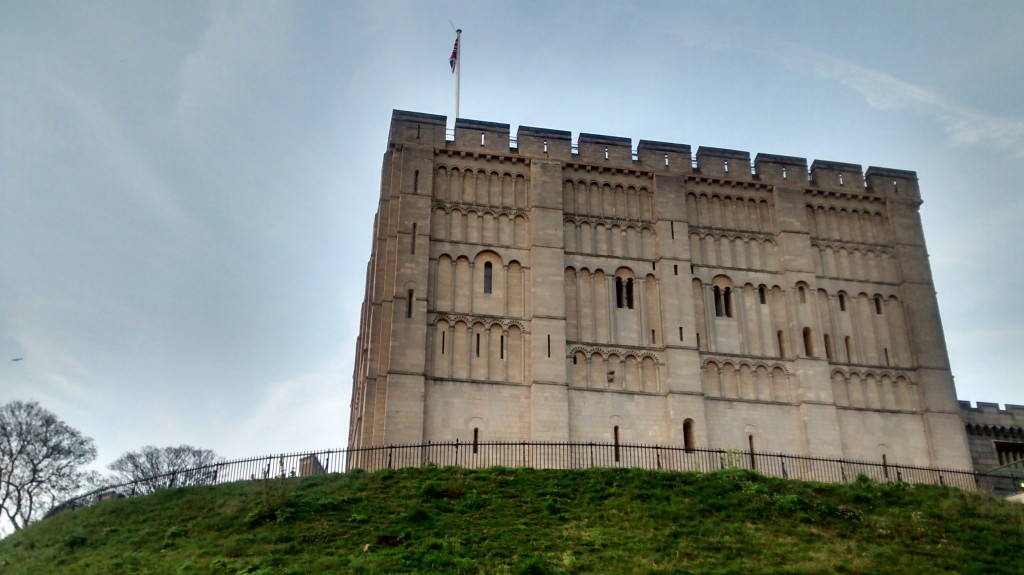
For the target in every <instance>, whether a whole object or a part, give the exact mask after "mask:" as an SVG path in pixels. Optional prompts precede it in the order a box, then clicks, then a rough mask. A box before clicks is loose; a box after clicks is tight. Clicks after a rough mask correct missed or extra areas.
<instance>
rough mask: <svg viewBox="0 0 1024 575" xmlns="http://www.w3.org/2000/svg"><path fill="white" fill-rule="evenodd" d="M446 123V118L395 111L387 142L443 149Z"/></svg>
mask: <svg viewBox="0 0 1024 575" xmlns="http://www.w3.org/2000/svg"><path fill="white" fill-rule="evenodd" d="M447 122H448V118H447V117H446V116H438V115H436V114H423V113H420V112H406V111H403V110H395V113H394V114H392V116H391V130H390V132H389V134H388V141H389V142H392V143H399V142H409V143H417V144H422V145H424V146H432V147H435V148H437V147H443V146H444V141H445V125H446V124H447Z"/></svg>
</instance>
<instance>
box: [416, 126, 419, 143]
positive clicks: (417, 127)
mask: <svg viewBox="0 0 1024 575" xmlns="http://www.w3.org/2000/svg"><path fill="white" fill-rule="evenodd" d="M416 139H417V140H419V139H420V125H419V124H416Z"/></svg>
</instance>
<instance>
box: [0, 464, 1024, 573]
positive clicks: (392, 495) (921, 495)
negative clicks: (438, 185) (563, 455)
mask: <svg viewBox="0 0 1024 575" xmlns="http://www.w3.org/2000/svg"><path fill="white" fill-rule="evenodd" d="M1022 510H1024V506H1019V505H1013V504H1008V503H1005V502H1003V501H998V500H994V499H990V498H988V497H986V496H982V495H977V494H972V493H964V492H961V491H956V490H952V489H946V488H940V487H931V486H912V485H905V484H875V483H870V482H862V483H857V484H853V485H824V484H817V483H801V482H792V481H785V480H780V479H772V478H765V477H761V476H759V475H755V474H752V473H749V472H744V471H736V470H726V471H722V472H718V473H713V474H708V475H700V474H690V473H663V472H652V471H641V470H632V469H591V470H574V471H560V470H531V469H490V470H482V471H471V470H463V469H453V468H443V469H442V468H427V469H404V470H399V471H384V472H379V473H374V474H366V473H360V472H355V473H350V474H347V475H330V476H321V477H315V478H309V479H301V480H300V479H283V480H281V479H278V480H270V481H266V482H259V481H257V482H244V483H236V484H230V485H222V486H217V487H199V488H186V489H175V490H168V491H163V492H159V493H157V494H155V495H151V496H148V497H139V498H135V499H126V500H121V501H114V502H109V503H104V504H101V505H98V506H96V507H93V508H90V509H84V510H79V511H74V512H68V513H64V514H61V515H58V516H56V517H53V518H51V519H47V520H44V521H41V522H39V523H36V524H34V525H32V526H30V527H29V528H28V529H25V530H23V531H21V532H19V533H16V534H14V535H11V536H9V537H7V538H6V539H4V540H2V541H0V574H3V575H8V574H10V575H15V574H32V575H40V574H46V573H62V574H63V573H96V574H104V575H117V574H121V573H124V574H129V573H131V574H164V573H166V574H188V573H224V574H243V573H250V574H256V573H259V574H298V573H510V574H513V573H743V574H752V573H755V574H756V573H900V574H909V573H929V574H931V573H979V574H980V573H984V574H998V573H1007V574H1010V573H1012V574H1018V573H1021V572H1024V511H1022Z"/></svg>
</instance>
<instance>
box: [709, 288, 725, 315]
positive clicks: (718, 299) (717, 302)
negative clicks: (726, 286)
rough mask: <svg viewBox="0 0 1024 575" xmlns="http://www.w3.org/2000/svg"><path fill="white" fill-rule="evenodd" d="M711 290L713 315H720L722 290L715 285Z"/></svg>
mask: <svg viewBox="0 0 1024 575" xmlns="http://www.w3.org/2000/svg"><path fill="white" fill-rule="evenodd" d="M711 291H712V292H713V293H714V294H715V316H716V317H722V313H723V312H722V290H721V289H719V287H718V286H715V287H714V288H712V290H711Z"/></svg>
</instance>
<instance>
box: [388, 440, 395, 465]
mask: <svg viewBox="0 0 1024 575" xmlns="http://www.w3.org/2000/svg"><path fill="white" fill-rule="evenodd" d="M393 447H394V446H393V445H389V446H388V469H391V449H392V448H393Z"/></svg>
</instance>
